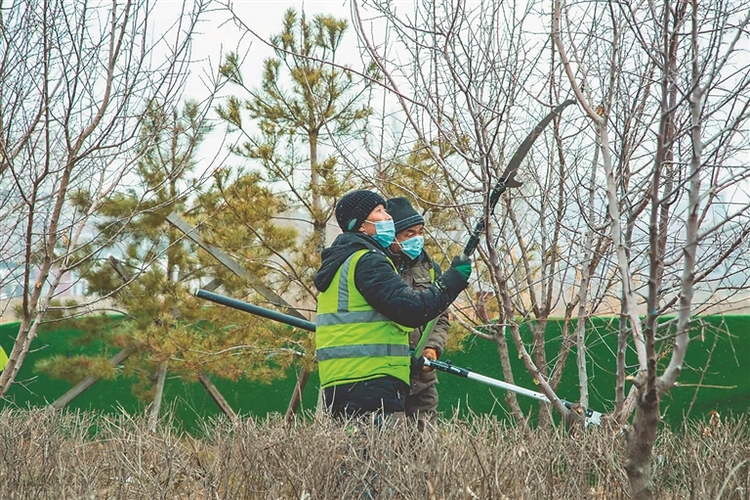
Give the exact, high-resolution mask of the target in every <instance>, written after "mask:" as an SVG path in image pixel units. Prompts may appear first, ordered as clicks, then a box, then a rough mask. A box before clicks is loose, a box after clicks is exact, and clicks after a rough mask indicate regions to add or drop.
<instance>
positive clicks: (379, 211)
mask: <svg viewBox="0 0 750 500" xmlns="http://www.w3.org/2000/svg"><path fill="white" fill-rule="evenodd" d="M392 218H393V217H391V216H390V215H389V214H388V212H386V211H385V206H383V205H378V206H377V207H375V208H374V209H373V210H372V212H370V215H368V216H367V220H365V221H364V222H363V223H362V226H361V227H360V228H359V230H360V231H362V232H363V233H365V234H367V235H370V236H374V235H375V224H374V223H375V222H378V221H381V220H388V219H392Z"/></svg>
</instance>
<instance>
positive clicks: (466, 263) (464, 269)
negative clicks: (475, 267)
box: [451, 255, 471, 280]
mask: <svg viewBox="0 0 750 500" xmlns="http://www.w3.org/2000/svg"><path fill="white" fill-rule="evenodd" d="M451 267H452V268H453V269H455V270H456V271H458V272H459V273H461V275H462V276H463V277H464V278H466V280H468V279H469V276H471V259H466V260H463V259H462V258H461V256H460V255H456V256H455V257H453V260H452V261H451Z"/></svg>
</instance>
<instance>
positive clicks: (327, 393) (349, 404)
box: [323, 375, 409, 418]
mask: <svg viewBox="0 0 750 500" xmlns="http://www.w3.org/2000/svg"><path fill="white" fill-rule="evenodd" d="M407 394H409V385H408V384H406V383H405V382H403V381H401V380H399V379H397V378H395V377H391V376H388V375H386V376H384V377H380V378H376V379H372V380H365V381H364V382H355V383H353V384H342V385H336V386H333V387H328V388H327V389H325V390H324V391H323V400H324V403H325V406H326V409H327V410H328V412H329V413H330V414H331V415H332V416H334V417H340V418H351V417H358V416H361V415H365V414H367V413H382V414H383V415H392V414H394V413H398V412H403V411H404V408H405V405H406V395H407Z"/></svg>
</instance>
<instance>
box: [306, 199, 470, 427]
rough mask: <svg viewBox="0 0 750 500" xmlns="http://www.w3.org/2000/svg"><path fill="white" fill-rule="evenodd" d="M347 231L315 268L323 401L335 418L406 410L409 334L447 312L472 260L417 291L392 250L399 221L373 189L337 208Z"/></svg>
mask: <svg viewBox="0 0 750 500" xmlns="http://www.w3.org/2000/svg"><path fill="white" fill-rule="evenodd" d="M335 215H336V221H337V222H338V225H339V227H340V228H341V230H342V231H343V233H342V234H340V235H339V236H338V237H336V239H335V240H334V242H333V244H332V245H331V246H330V247H328V248H326V249H324V250H323V253H322V255H321V266H320V269H319V270H318V272H317V273H316V274H315V278H314V282H315V286H316V288H317V289H318V291H319V292H320V293H319V295H318V306H317V317H316V321H315V323H316V332H315V347H316V353H315V355H316V358H317V361H318V370H319V374H320V385H321V388H322V389H323V402H324V404H325V407H326V409H327V410H328V412H329V413H330V414H331V415H333V416H335V417H343V418H349V417H356V416H360V415H364V414H373V413H375V414H380V415H381V416H387V415H392V414H394V413H400V412H403V411H404V409H405V402H406V395H407V394H408V392H409V371H410V365H411V362H410V359H411V356H410V353H409V337H408V334H409V332H411V331H412V330H413V329H414V328H417V327H419V326H421V325H424V324H425V323H427V322H428V321H430V320H432V319H433V318H436V317H437V316H439V315H440V314H442V313H443V312H444V311H445V310H446V309H447V308H448V306H449V305H450V304H451V303H452V302H453V301H454V300H455V299H456V297H458V295H459V294H460V293H461V291H463V290H464V289H465V288H466V287H467V285H468V279H469V276H470V275H471V262H470V261H469V260H462V259H461V258H460V257H456V258H454V259H453V262H452V263H451V267H450V269H448V270H447V271H446V272H445V273H444V274H443V275H442V276H441V277H440V278H439V279H437V280H436V281H435V282H434V283H433V284H431V285H430V286H429V287H428V288H426V289H425V290H422V291H417V290H413V289H412V288H411V287H409V285H407V284H406V282H404V280H403V279H401V277H400V276H399V274H398V272H397V271H396V267H395V265H394V263H393V261H392V260H391V259H390V257H389V256H388V254H387V253H386V252H387V248H388V247H389V246H390V245H391V243H392V242H393V239H394V236H395V226H394V224H393V219H392V218H391V216H390V215H388V212H386V209H385V200H384V199H383V197H382V196H380V195H379V194H377V193H375V192H373V191H368V190H357V191H352V192H350V193H347V194H345V195H344V196H343V197H342V198H341V199H340V200H339V202H338V203H337V204H336V208H335Z"/></svg>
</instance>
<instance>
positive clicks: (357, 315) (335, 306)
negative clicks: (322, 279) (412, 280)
mask: <svg viewBox="0 0 750 500" xmlns="http://www.w3.org/2000/svg"><path fill="white" fill-rule="evenodd" d="M367 252H369V250H359V251H357V252H355V253H353V254H352V255H350V256H349V258H348V259H346V261H345V262H344V263H343V264H342V265H341V267H340V268H339V270H338V271H337V272H336V275H335V276H334V277H333V281H332V282H331V285H330V286H329V287H328V290H326V291H325V292H321V293H320V294H319V295H318V309H317V317H316V320H315V325H316V327H315V357H316V358H317V360H318V371H319V374H320V386H321V387H322V388H324V389H325V388H326V387H331V386H335V385H342V384H349V383H353V382H361V381H363V380H371V379H374V378H379V377H383V376H385V375H390V376H393V377H396V378H397V379H400V380H403V381H404V382H405V383H407V384H408V383H409V366H410V357H409V336H408V332H409V331H411V328H409V327H405V326H402V325H399V324H397V323H395V322H393V321H391V320H389V319H388V318H387V317H385V316H384V315H382V314H380V313H379V312H377V311H376V310H374V309H373V308H372V307H371V306H370V304H368V303H367V301H366V300H365V298H364V297H363V296H362V294H361V293H360V292H359V290H357V287H356V286H355V284H354V270H355V269H356V267H357V262H358V261H359V259H360V258H362V256H363V255H365V254H366V253H367ZM391 264H393V263H392V262H391ZM393 269H394V271H395V270H396V268H395V266H394V268H393Z"/></svg>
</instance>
